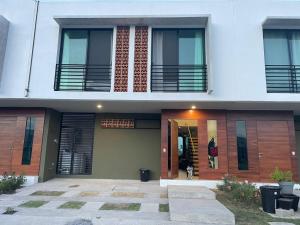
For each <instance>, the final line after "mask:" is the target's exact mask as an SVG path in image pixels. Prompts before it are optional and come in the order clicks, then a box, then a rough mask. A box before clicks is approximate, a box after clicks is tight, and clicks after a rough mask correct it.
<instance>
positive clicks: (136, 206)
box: [100, 203, 141, 211]
mask: <svg viewBox="0 0 300 225" xmlns="http://www.w3.org/2000/svg"><path fill="white" fill-rule="evenodd" d="M140 208H141V204H140V203H105V204H104V205H102V206H101V208H100V210H124V211H139V210H140Z"/></svg>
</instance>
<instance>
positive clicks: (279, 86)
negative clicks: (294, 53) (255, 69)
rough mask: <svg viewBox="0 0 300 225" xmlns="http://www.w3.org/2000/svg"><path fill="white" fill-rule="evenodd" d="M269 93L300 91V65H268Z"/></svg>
mask: <svg viewBox="0 0 300 225" xmlns="http://www.w3.org/2000/svg"><path fill="white" fill-rule="evenodd" d="M266 78H267V92H268V93H300V65H266Z"/></svg>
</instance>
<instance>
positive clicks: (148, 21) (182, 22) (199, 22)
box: [54, 15, 209, 27]
mask: <svg viewBox="0 0 300 225" xmlns="http://www.w3.org/2000/svg"><path fill="white" fill-rule="evenodd" d="M208 17H209V16H208V15H198V16H159V17H155V16H117V17H116V16H113V17H111V16H101V17H95V16H55V17H54V20H55V21H56V22H57V23H58V24H59V25H60V26H62V27H64V26H82V25H84V26H112V25H151V26H198V27H206V26H207V23H208Z"/></svg>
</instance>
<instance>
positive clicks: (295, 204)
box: [280, 194, 299, 212]
mask: <svg viewBox="0 0 300 225" xmlns="http://www.w3.org/2000/svg"><path fill="white" fill-rule="evenodd" d="M280 198H288V199H292V200H293V209H294V211H295V212H296V211H298V204H299V196H297V195H294V194H282V195H280Z"/></svg>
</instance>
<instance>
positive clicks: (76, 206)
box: [58, 201, 86, 209]
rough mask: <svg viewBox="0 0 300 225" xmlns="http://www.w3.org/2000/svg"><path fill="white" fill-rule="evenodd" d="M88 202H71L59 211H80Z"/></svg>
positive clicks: (62, 206) (63, 205)
mask: <svg viewBox="0 0 300 225" xmlns="http://www.w3.org/2000/svg"><path fill="white" fill-rule="evenodd" d="M85 203H86V202H80V201H70V202H66V203H64V204H62V205H61V206H59V207H58V208H59V209H80V208H81V207H82V206H84V204H85Z"/></svg>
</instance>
